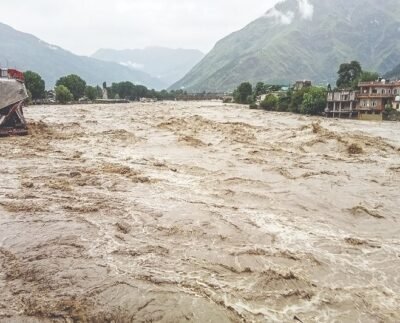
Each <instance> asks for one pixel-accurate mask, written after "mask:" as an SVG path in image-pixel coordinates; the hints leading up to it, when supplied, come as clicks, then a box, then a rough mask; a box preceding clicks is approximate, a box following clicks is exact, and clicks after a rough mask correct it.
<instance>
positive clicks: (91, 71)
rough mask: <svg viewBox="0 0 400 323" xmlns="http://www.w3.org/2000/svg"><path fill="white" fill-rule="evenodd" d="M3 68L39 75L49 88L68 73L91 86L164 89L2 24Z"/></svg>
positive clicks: (156, 82) (125, 70)
mask: <svg viewBox="0 0 400 323" xmlns="http://www.w3.org/2000/svg"><path fill="white" fill-rule="evenodd" d="M0 66H2V67H14V68H18V69H20V70H23V71H25V70H33V71H35V72H38V73H39V74H40V75H41V76H42V77H43V78H44V80H45V81H46V87H47V88H51V87H53V86H54V84H55V82H56V81H57V79H58V78H59V77H61V76H64V75H67V74H72V73H74V74H78V75H80V76H81V77H82V78H83V79H85V80H86V81H87V82H88V83H89V84H93V85H95V84H102V83H103V82H104V81H107V82H108V83H111V82H119V81H131V82H133V83H137V84H143V85H146V86H148V87H151V88H156V89H160V88H163V87H164V86H165V84H163V83H162V82H161V81H160V80H158V79H156V78H153V77H151V76H150V75H148V74H146V73H144V72H141V71H134V70H132V69H130V68H128V67H125V66H122V65H119V64H116V63H111V62H104V61H100V60H97V59H94V58H90V57H85V56H78V55H74V54H73V53H71V52H68V51H66V50H64V49H62V48H60V47H58V46H54V45H50V44H48V43H46V42H44V41H42V40H40V39H38V38H36V37H35V36H32V35H30V34H26V33H22V32H19V31H17V30H15V29H13V28H11V27H9V26H7V25H5V24H2V23H0Z"/></svg>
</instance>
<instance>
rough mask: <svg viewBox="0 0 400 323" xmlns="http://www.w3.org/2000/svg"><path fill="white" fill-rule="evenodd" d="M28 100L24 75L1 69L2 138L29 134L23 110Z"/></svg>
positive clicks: (0, 130) (0, 116) (0, 129)
mask: <svg viewBox="0 0 400 323" xmlns="http://www.w3.org/2000/svg"><path fill="white" fill-rule="evenodd" d="M27 98H28V94H27V91H26V88H25V84H24V76H23V74H22V73H21V72H19V71H17V70H13V69H0V136H10V135H26V134H28V130H27V127H26V121H25V118H24V112H23V109H22V108H23V104H24V101H25V99H27Z"/></svg>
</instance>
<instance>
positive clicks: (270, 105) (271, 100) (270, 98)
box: [260, 94, 279, 110]
mask: <svg viewBox="0 0 400 323" xmlns="http://www.w3.org/2000/svg"><path fill="white" fill-rule="evenodd" d="M278 102H279V99H278V98H277V97H276V96H275V95H273V94H268V95H267V96H266V97H265V99H264V100H262V101H261V103H260V106H261V107H262V108H264V109H267V110H276V108H277V106H278Z"/></svg>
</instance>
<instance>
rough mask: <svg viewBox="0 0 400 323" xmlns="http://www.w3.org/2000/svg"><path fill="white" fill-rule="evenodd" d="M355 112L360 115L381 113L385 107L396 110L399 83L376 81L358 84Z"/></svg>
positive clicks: (399, 92)
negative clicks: (391, 107) (358, 91)
mask: <svg viewBox="0 0 400 323" xmlns="http://www.w3.org/2000/svg"><path fill="white" fill-rule="evenodd" d="M358 86H359V88H360V93H359V94H358V104H357V110H358V111H359V112H360V113H381V112H382V111H383V110H385V107H386V106H393V107H394V108H397V106H396V105H397V104H399V102H398V101H396V99H398V98H397V97H398V96H399V95H400V81H387V80H378V81H374V82H361V83H359V84H358Z"/></svg>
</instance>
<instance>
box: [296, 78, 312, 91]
mask: <svg viewBox="0 0 400 323" xmlns="http://www.w3.org/2000/svg"><path fill="white" fill-rule="evenodd" d="M311 86H312V83H311V81H307V80H304V81H297V82H296V83H295V84H294V85H293V90H294V91H300V90H302V89H304V88H307V87H311Z"/></svg>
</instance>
